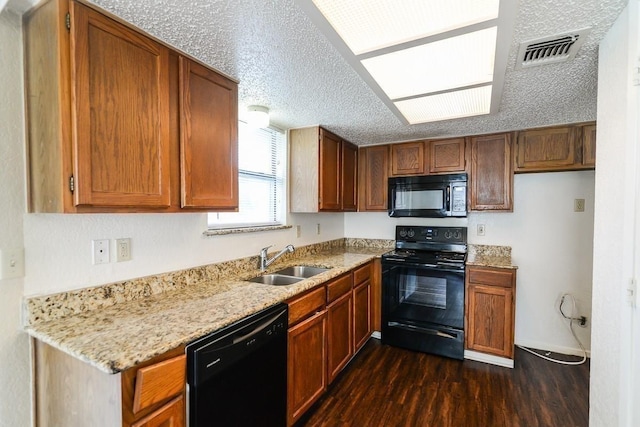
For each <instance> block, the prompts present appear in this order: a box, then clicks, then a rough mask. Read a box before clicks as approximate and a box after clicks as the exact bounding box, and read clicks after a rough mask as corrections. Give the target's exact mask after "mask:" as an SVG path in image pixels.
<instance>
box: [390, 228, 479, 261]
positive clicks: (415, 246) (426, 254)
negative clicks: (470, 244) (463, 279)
mask: <svg viewBox="0 0 640 427" xmlns="http://www.w3.org/2000/svg"><path fill="white" fill-rule="evenodd" d="M466 243H467V229H466V228H464V227H424V226H397V227H396V245H395V246H396V248H395V249H394V250H393V251H390V252H387V253H386V254H384V255H383V256H382V259H383V261H388V262H392V261H396V262H408V263H415V264H420V265H424V266H430V267H439V268H449V269H451V268H453V269H461V270H462V269H464V263H465V260H466V257H467V245H466Z"/></svg>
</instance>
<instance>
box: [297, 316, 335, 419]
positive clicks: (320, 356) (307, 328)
mask: <svg viewBox="0 0 640 427" xmlns="http://www.w3.org/2000/svg"><path fill="white" fill-rule="evenodd" d="M326 329H327V311H326V310H323V311H321V312H319V313H317V314H315V315H314V316H312V317H310V318H309V319H307V320H305V321H303V322H301V323H299V324H298V325H296V326H294V327H293V328H290V329H289V335H288V338H289V342H288V358H287V424H288V425H293V423H294V422H296V421H297V420H298V419H299V418H300V416H301V415H302V414H303V413H304V412H305V411H306V410H307V409H309V408H310V407H311V405H313V403H314V402H315V401H316V400H318V398H319V397H320V396H321V395H322V393H324V391H325V390H326V388H327V345H326Z"/></svg>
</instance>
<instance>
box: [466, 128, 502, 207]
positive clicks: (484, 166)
mask: <svg viewBox="0 0 640 427" xmlns="http://www.w3.org/2000/svg"><path fill="white" fill-rule="evenodd" d="M468 150H469V152H470V158H471V164H470V171H469V210H472V211H487V210H490V211H507V212H511V211H513V170H512V168H511V164H512V163H511V134H508V133H503V134H497V135H485V136H476V137H472V138H469V148H468Z"/></svg>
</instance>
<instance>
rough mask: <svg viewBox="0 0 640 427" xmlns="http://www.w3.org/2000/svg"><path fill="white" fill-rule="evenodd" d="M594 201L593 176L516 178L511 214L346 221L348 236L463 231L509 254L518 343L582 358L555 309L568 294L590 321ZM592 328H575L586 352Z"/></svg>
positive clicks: (354, 217)
mask: <svg viewBox="0 0 640 427" xmlns="http://www.w3.org/2000/svg"><path fill="white" fill-rule="evenodd" d="M576 198H581V199H585V200H586V209H585V212H581V213H577V212H574V211H573V201H574V199H576ZM593 200H594V172H593V171H581V172H557V173H539V174H520V175H516V176H515V178H514V212H513V213H476V212H472V213H470V214H469V216H468V218H467V219H466V220H461V219H455V220H454V219H426V218H425V219H411V218H410V219H403V218H399V219H398V218H389V217H388V216H387V214H386V213H366V214H345V233H346V235H347V237H370V238H374V237H378V238H387V239H393V238H394V230H395V226H396V225H397V224H424V225H443V226H467V227H468V241H469V243H475V244H486V245H503V246H511V247H512V260H513V263H514V264H516V265H517V266H518V267H519V268H518V273H517V291H516V292H517V294H516V343H518V344H522V345H527V346H532V347H535V348H542V349H546V350H553V351H559V352H564V353H575V354H580V350H579V347H578V345H577V343H576V342H575V340H574V339H573V337H572V335H571V333H570V332H569V329H568V327H567V322H566V321H564V320H563V319H562V317H561V316H560V314H559V312H558V309H557V306H558V302H559V299H560V296H561V295H562V294H563V293H565V292H569V293H571V294H573V295H574V296H575V298H576V301H577V305H578V309H579V312H580V314H581V315H584V316H587V317H588V318H589V320H590V318H591V267H592V249H593V246H592V238H593ZM477 224H485V226H486V227H485V228H486V234H485V236H483V237H482V236H477V235H476V228H477V227H476V226H477ZM569 308H570V305H569V304H567V305H565V309H569ZM590 325H591V322H590V321H589V322H588V325H587V326H588V327H587V328H580V327H576V328H575V330H576V333H577V335H578V337H579V338H580V340H581V341H582V343H583V344H584V345H585V347H586V348H587V349H589V347H590Z"/></svg>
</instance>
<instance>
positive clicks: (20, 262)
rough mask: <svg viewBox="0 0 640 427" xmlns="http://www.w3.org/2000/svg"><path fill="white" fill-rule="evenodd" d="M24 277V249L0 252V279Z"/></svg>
mask: <svg viewBox="0 0 640 427" xmlns="http://www.w3.org/2000/svg"><path fill="white" fill-rule="evenodd" d="M17 277H24V249H22V248H15V249H7V250H0V279H15V278H17Z"/></svg>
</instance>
